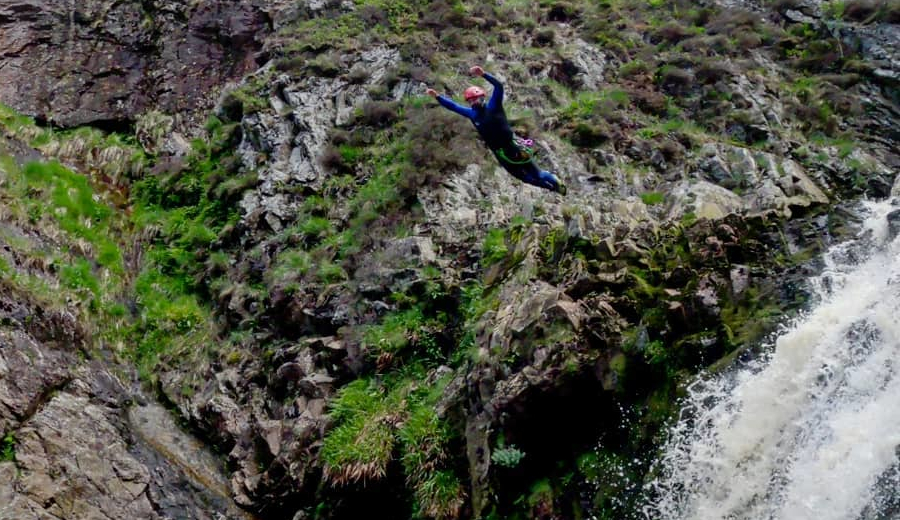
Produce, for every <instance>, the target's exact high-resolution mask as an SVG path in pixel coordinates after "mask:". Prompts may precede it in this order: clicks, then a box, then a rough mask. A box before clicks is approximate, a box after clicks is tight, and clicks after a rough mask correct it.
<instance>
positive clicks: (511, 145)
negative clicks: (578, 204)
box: [425, 65, 566, 195]
mask: <svg viewBox="0 0 900 520" xmlns="http://www.w3.org/2000/svg"><path fill="white" fill-rule="evenodd" d="M469 72H470V73H471V74H472V75H473V76H481V77H483V78H484V79H486V80H487V81H488V83H490V84H491V85H493V86H494V91H493V92H492V93H491V99H490V100H489V101H488V102H487V103H485V102H484V98H485V96H486V94H485V91H484V89H483V88H481V87H478V86H474V85H473V86H471V87H469V88H467V89H466V90H465V92H464V93H463V96H464V97H465V99H466V102H467V103H469V107H470V108H467V107H464V106H462V105H459V104H457V103H455V102H454V101H453V100H452V99H450V98H448V97H446V96H442V95H440V94H438V92H437V91H436V90H434V89H433V88H429V89H427V90H426V91H425V93H426V94H428V95H429V96H431V97H433V98H435V99H437V100H438V103H440V104H441V106H443V107H444V108H446V109H448V110H452V111H453V112H456V113H457V114H459V115H461V116H464V117H467V118H468V119H469V120H470V121H472V124H473V125H475V129H476V130H478V134H479V135H480V136H481V139H482V140H483V141H484V143H485V144H486V145H487V147H488V148H489V149H490V150H491V151H492V152H493V153H494V156H495V157H496V158H497V160H498V161H499V162H500V165H501V166H503V168H504V169H506V171H508V172H509V173H510V174H512V176H513V177H515V178H517V179H519V180H521V181H523V182H527V183H528V184H531V185H533V186H538V187H540V188H544V189H548V190H550V191H555V192H557V193H559V194H561V195H565V194H566V185H565V184H563V183H562V181H560V179H559V177H557V176H556V175H553V174H552V173H550V172H548V171H546V170H541V169H540V168H538V166H537V164H535V162H534V158H533V156H532V155H533V154H532V151H531V150H530V146H531V144H532V143H531V141H530V140H527V139H520V138H518V137H516V136H515V134H513V131H512V129H511V128H510V127H509V121H507V119H506V112H504V111H503V84H502V83H500V81H499V80H497V78H495V77H494V76H491V75H490V74H488V73H487V72H485V71H484V69H482V68H481V67H479V66H478V65H475V66H474V67H472V68H470V69H469Z"/></svg>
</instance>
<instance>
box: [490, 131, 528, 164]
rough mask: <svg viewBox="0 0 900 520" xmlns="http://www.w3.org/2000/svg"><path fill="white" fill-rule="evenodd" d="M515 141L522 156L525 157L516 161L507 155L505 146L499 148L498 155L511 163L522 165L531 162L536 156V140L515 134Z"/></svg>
mask: <svg viewBox="0 0 900 520" xmlns="http://www.w3.org/2000/svg"><path fill="white" fill-rule="evenodd" d="M513 143H515V145H516V147H517V148H518V149H519V152H520V153H521V157H523V159H522V160H520V161H514V160H512V159H510V158H509V157H507V156H506V153H505V152H504V151H503V148H500V149H499V150H497V155H498V156H499V157H500V158H501V159H503V160H504V161H506V162H507V163H509V164H514V165H520V164H528V163H530V162H531V160H532V158H534V140H533V139H526V138H522V137H519V136H515V137H513Z"/></svg>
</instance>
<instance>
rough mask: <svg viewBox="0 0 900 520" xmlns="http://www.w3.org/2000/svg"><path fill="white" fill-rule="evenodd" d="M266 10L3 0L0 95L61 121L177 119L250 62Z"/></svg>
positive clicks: (250, 4)
mask: <svg viewBox="0 0 900 520" xmlns="http://www.w3.org/2000/svg"><path fill="white" fill-rule="evenodd" d="M270 10H274V9H273V7H272V6H267V5H265V4H264V3H261V2H257V1H254V0H246V1H241V2H227V1H223V0H215V1H212V2H204V3H200V4H197V3H190V2H180V1H172V0H156V1H153V2H138V1H134V0H130V1H126V2H110V1H101V0H91V1H87V2H77V3H74V4H72V3H70V2H66V1H63V0H53V1H49V2H46V1H36V0H10V1H7V2H4V4H3V5H0V25H2V29H0V47H2V48H4V49H6V52H5V55H4V67H2V68H0V100H2V101H3V102H4V103H6V104H8V105H11V106H13V107H15V108H16V109H17V110H19V111H21V112H24V113H27V114H30V115H34V116H37V117H39V118H41V119H45V120H49V121H53V122H54V123H55V124H59V125H63V126H76V125H83V124H98V125H104V124H106V125H109V126H110V127H112V128H116V127H117V125H118V126H119V127H122V126H124V125H121V124H119V123H117V122H121V121H134V120H135V119H136V118H137V117H138V116H139V115H140V114H142V113H143V112H145V111H147V110H150V109H152V108H156V109H159V110H161V111H163V112H166V113H172V114H175V113H181V115H182V116H184V115H187V114H189V113H191V112H193V111H194V110H198V109H201V108H208V107H209V106H210V104H211V102H212V101H213V100H214V93H215V91H216V90H217V88H218V87H220V86H221V85H223V84H224V83H225V82H227V81H229V80H233V79H236V78H238V77H240V76H241V75H243V74H245V73H247V72H249V71H250V70H252V69H253V68H255V66H256V64H255V63H254V54H255V53H256V52H257V51H259V50H260V49H261V48H262V43H263V38H264V37H265V35H266V34H267V33H268V32H269V31H270V27H269V22H268V17H269V14H268V13H269V12H270ZM157 34H165V35H166V37H165V38H157V37H156V36H155V35H157ZM211 94H212V95H211Z"/></svg>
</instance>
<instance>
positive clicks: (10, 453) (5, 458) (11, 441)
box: [0, 432, 16, 462]
mask: <svg viewBox="0 0 900 520" xmlns="http://www.w3.org/2000/svg"><path fill="white" fill-rule="evenodd" d="M15 461H16V436H15V435H13V434H12V432H10V433H7V434H6V435H4V436H3V438H2V439H0V462H15Z"/></svg>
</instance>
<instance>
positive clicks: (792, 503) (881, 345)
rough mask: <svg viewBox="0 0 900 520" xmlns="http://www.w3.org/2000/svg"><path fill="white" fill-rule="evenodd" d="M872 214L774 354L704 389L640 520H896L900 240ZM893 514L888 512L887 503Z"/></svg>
mask: <svg viewBox="0 0 900 520" xmlns="http://www.w3.org/2000/svg"><path fill="white" fill-rule="evenodd" d="M893 209H897V206H891V205H890V203H888V202H882V203H866V204H865V205H864V208H863V210H864V211H865V212H866V214H867V219H866V222H865V224H864V225H863V228H864V229H863V232H861V233H860V237H859V238H858V240H854V241H851V242H849V243H846V244H843V245H841V246H837V247H835V248H833V249H832V250H831V251H829V252H828V254H827V255H826V257H825V264H826V268H825V270H824V271H823V274H822V275H821V276H819V277H816V278H815V279H813V280H810V285H811V287H812V288H813V291H814V293H815V294H816V296H817V299H816V301H817V303H816V304H814V306H813V308H811V309H810V310H809V311H808V312H807V313H806V314H804V315H803V316H801V317H800V318H798V319H796V320H795V321H794V322H793V323H792V324H790V325H789V326H788V327H786V328H785V330H784V332H783V333H782V334H780V335H779V337H778V338H777V339H776V340H775V342H774V345H772V346H771V347H772V348H770V349H769V350H768V352H769V353H768V354H767V355H765V356H763V357H761V358H759V359H757V360H755V361H752V362H750V363H749V364H748V365H747V366H744V367H741V368H739V369H736V370H735V371H733V372H731V373H726V374H724V375H719V376H715V377H706V378H703V377H701V378H700V379H698V381H697V382H695V383H694V384H693V385H692V386H691V388H690V389H689V394H688V397H687V399H686V400H685V403H684V407H683V410H682V416H681V418H680V420H679V421H678V422H677V424H676V425H675V426H673V427H672V429H671V430H670V432H669V440H668V442H667V444H666V446H665V448H664V450H663V454H662V456H661V458H660V459H659V460H658V461H657V462H656V463H655V464H654V468H653V469H654V470H655V471H656V474H657V477H656V479H655V480H653V481H652V482H649V483H648V484H647V485H646V486H645V491H646V494H647V495H648V496H651V497H652V498H651V499H650V503H648V504H647V505H646V506H645V507H644V509H643V511H642V513H643V516H644V518H647V519H652V520H657V519H662V520H675V519H683V520H688V519H690V520H724V519H731V520H760V519H769V520H806V519H810V520H856V519H869V518H872V519H876V518H877V519H897V518H900V512H898V511H897V510H896V509H894V510H893V511H889V510H888V509H889V508H891V507H893V508H896V507H897V506H896V497H897V496H898V495H900V476H898V474H900V471H898V467H900V459H898V447H900V375H898V370H900V237H898V238H895V239H894V240H892V241H890V242H888V228H887V222H886V219H885V215H886V214H887V213H888V212H889V211H891V210H893ZM886 501H887V502H891V503H892V504H893V505H887V506H886V505H885V504H884V502H886Z"/></svg>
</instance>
